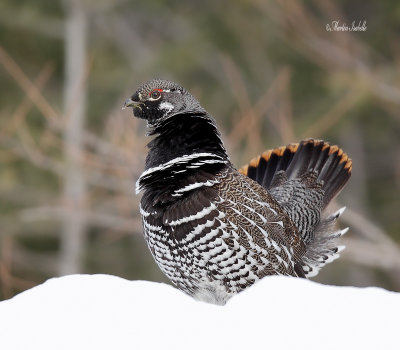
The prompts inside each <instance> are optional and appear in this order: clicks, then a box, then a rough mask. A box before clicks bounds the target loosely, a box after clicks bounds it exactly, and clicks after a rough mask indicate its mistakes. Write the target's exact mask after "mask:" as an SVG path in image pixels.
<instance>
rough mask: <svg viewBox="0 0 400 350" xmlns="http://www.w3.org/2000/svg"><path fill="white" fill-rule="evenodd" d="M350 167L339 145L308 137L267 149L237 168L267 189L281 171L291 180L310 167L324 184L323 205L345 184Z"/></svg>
mask: <svg viewBox="0 0 400 350" xmlns="http://www.w3.org/2000/svg"><path fill="white" fill-rule="evenodd" d="M351 169H352V163H351V159H350V158H349V157H348V156H347V155H346V154H345V153H344V152H343V151H342V150H341V149H340V148H339V147H338V146H331V145H329V143H327V142H324V141H321V140H314V139H309V140H304V141H301V142H300V143H296V144H290V145H288V146H286V147H285V146H283V147H279V148H276V149H273V150H269V151H266V152H264V153H263V154H262V155H261V156H258V157H257V158H254V159H252V160H251V161H250V163H249V164H248V165H246V166H244V167H242V168H241V169H239V171H240V172H241V173H242V174H244V175H247V176H248V177H250V178H251V179H253V180H255V181H257V182H258V183H259V184H260V185H261V186H263V187H265V188H267V189H268V188H270V187H271V186H272V185H273V183H274V182H275V181H274V178H276V176H279V175H280V174H282V172H284V173H285V175H286V177H287V179H289V180H290V179H295V178H300V177H301V176H302V175H303V174H305V173H307V172H310V171H313V172H314V173H316V175H317V181H318V182H320V183H322V184H323V185H322V188H323V190H324V207H325V206H327V205H328V203H329V202H330V201H331V200H332V198H334V197H335V196H336V195H337V194H338V193H339V192H340V190H341V189H342V188H343V186H344V185H345V184H346V182H347V181H348V179H349V178H350V175H351Z"/></svg>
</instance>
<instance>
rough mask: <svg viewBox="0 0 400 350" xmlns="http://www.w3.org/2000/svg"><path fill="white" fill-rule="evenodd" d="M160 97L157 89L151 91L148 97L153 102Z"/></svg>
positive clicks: (159, 91)
mask: <svg viewBox="0 0 400 350" xmlns="http://www.w3.org/2000/svg"><path fill="white" fill-rule="evenodd" d="M160 96H161V90H159V89H155V90H153V91H152V92H150V97H151V98H152V99H153V100H157V99H159V98H160Z"/></svg>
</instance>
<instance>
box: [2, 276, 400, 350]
mask: <svg viewBox="0 0 400 350" xmlns="http://www.w3.org/2000/svg"><path fill="white" fill-rule="evenodd" d="M399 314H400V294H399V293H393V292H388V291H386V290H383V289H379V288H354V287H333V286H325V285H321V284H317V283H315V282H311V281H308V280H304V279H296V278H288V277H281V276H274V277H267V278H264V279H263V280H261V281H260V282H258V283H257V284H255V285H254V286H253V287H251V288H249V289H247V290H246V291H244V292H242V293H241V294H239V295H237V296H236V297H234V298H232V299H231V300H230V301H229V302H228V303H227V305H225V306H215V305H210V304H205V303H202V302H197V301H195V300H193V299H191V298H190V297H188V296H186V295H185V294H183V293H182V292H180V291H178V290H177V289H175V288H173V287H171V286H168V285H166V284H161V283H153V282H144V281H127V280H124V279H122V278H118V277H114V276H108V275H72V276H66V277H61V278H55V279H51V280H49V281H47V282H45V283H44V284H42V285H40V286H38V287H35V288H32V289H30V290H28V291H26V292H24V293H21V294H19V295H17V296H16V297H14V298H13V299H11V300H7V301H3V302H1V303H0V349H4V350H13V349H21V350H22V349H24V350H25V349H30V350H31V349H41V350H46V349H49V350H50V349H51V350H53V349H74V350H75V349H118V350H121V349H130V350H132V349H174V350H179V349H399V340H398V332H399V331H398V327H399V322H398V321H399Z"/></svg>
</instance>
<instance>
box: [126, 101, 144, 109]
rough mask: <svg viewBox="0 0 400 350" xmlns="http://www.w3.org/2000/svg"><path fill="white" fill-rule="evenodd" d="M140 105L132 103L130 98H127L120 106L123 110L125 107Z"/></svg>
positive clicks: (135, 102)
mask: <svg viewBox="0 0 400 350" xmlns="http://www.w3.org/2000/svg"><path fill="white" fill-rule="evenodd" d="M140 104H141V102H137V101H133V100H132V99H131V98H128V99H127V100H126V101H125V103H124V105H123V106H122V109H125V108H127V107H136V106H138V105H140Z"/></svg>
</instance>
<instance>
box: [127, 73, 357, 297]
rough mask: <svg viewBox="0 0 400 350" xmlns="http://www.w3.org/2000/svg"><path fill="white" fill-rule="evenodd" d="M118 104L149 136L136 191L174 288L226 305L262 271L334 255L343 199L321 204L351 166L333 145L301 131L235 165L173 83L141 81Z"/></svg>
mask: <svg viewBox="0 0 400 350" xmlns="http://www.w3.org/2000/svg"><path fill="white" fill-rule="evenodd" d="M124 106H125V107H132V108H133V113H134V115H135V116H136V117H138V118H141V119H145V120H146V121H147V125H148V128H149V134H150V135H155V138H154V139H153V140H152V141H151V142H150V143H149V145H148V147H149V153H148V156H147V159H146V167H145V171H144V172H143V173H142V175H141V176H140V178H139V179H138V181H137V184H136V191H137V193H139V192H140V193H143V195H142V199H141V204H140V214H141V216H142V222H143V230H144V236H145V239H146V241H147V244H148V246H149V248H150V251H151V253H152V255H153V257H154V259H155V261H156V262H157V264H158V265H159V267H160V268H161V270H162V271H163V272H164V273H165V275H166V276H168V278H169V279H170V280H171V281H172V282H173V283H174V284H175V285H176V286H177V287H178V288H180V289H182V290H183V291H184V292H186V293H187V294H189V295H191V296H193V297H194V298H196V299H198V300H202V301H206V302H210V303H215V304H225V303H226V301H227V300H228V299H229V298H230V297H232V296H233V295H235V294H237V293H238V292H240V291H242V290H243V289H245V288H247V287H249V286H251V285H252V284H253V283H255V282H256V281H257V280H259V279H260V278H263V277H265V276H268V275H286V276H294V277H312V276H315V275H316V274H318V271H319V270H320V268H321V267H323V266H324V265H325V264H327V263H329V262H331V261H333V260H334V259H336V258H337V257H338V256H339V252H340V251H341V250H342V249H343V247H342V246H338V245H337V242H336V239H337V238H338V237H340V236H342V235H343V234H344V233H345V232H346V231H347V229H343V230H336V229H335V223H336V220H337V218H338V217H339V216H340V215H341V214H342V213H343V211H344V208H342V209H340V210H338V211H337V212H335V213H332V214H328V211H327V210H326V208H327V206H328V204H329V203H330V201H331V200H332V198H334V197H335V196H336V195H337V194H338V193H339V192H340V190H341V189H342V188H343V186H344V185H345V183H346V182H347V181H348V179H349V178H350V175H351V167H352V164H351V160H350V159H349V158H348V156H347V155H346V154H345V153H344V152H343V151H342V150H341V149H340V148H338V147H337V146H331V145H329V144H328V143H327V142H324V141H321V140H314V139H308V140H304V141H301V142H299V143H295V144H291V145H288V146H284V147H280V148H276V149H273V150H270V151H267V152H264V153H263V154H262V155H260V156H259V157H257V158H254V159H253V160H251V161H250V163H249V164H248V165H246V166H244V167H242V168H241V169H239V170H236V169H235V168H234V167H233V165H232V164H231V162H230V160H229V157H228V155H227V153H226V150H225V148H224V145H223V142H222V140H221V135H220V133H219V131H218V129H217V126H216V123H215V120H214V119H213V118H212V117H211V115H210V114H208V113H207V112H206V111H205V110H204V109H203V108H202V107H201V106H200V103H199V102H198V101H197V100H196V99H195V98H194V97H193V96H192V95H191V94H190V93H189V92H187V91H186V90H185V89H183V88H182V87H181V86H179V85H177V84H175V83H173V82H170V81H166V80H152V81H149V82H146V83H144V84H142V85H141V86H140V87H139V88H138V90H137V91H136V93H135V94H134V95H132V97H131V98H129V99H128V100H127V101H126V102H125V105H124Z"/></svg>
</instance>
